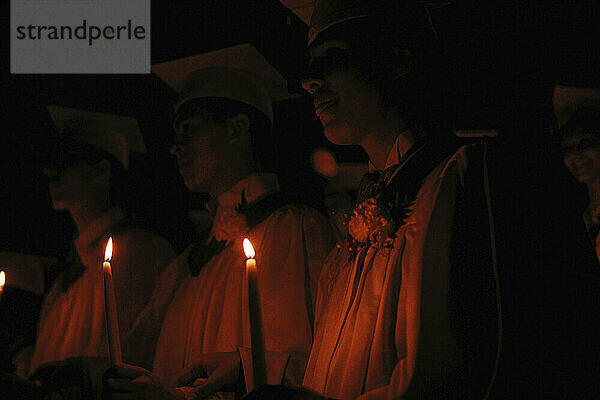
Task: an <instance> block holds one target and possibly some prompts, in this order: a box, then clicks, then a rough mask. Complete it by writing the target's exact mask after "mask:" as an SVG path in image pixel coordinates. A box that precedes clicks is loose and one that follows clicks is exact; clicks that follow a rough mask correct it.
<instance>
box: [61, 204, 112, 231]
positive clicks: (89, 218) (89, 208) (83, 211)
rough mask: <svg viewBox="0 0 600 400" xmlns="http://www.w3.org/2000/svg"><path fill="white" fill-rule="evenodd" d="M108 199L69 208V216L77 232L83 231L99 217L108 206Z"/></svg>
mask: <svg viewBox="0 0 600 400" xmlns="http://www.w3.org/2000/svg"><path fill="white" fill-rule="evenodd" d="M110 206H111V205H110V201H109V200H108V198H107V199H106V201H97V202H89V203H85V205H83V206H81V207H72V208H70V209H69V213H70V214H71V218H73V222H75V226H76V227H77V231H78V232H79V233H81V232H83V231H85V230H86V229H87V227H88V226H90V224H92V223H93V222H94V221H95V220H97V219H98V218H100V217H101V216H102V215H103V214H104V213H106V211H107V210H108V209H109V208H110Z"/></svg>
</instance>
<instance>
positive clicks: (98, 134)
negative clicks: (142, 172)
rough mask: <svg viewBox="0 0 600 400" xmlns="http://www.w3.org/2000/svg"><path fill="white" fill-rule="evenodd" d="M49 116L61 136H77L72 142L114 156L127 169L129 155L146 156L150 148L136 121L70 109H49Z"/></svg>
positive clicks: (59, 107) (54, 107)
mask: <svg viewBox="0 0 600 400" xmlns="http://www.w3.org/2000/svg"><path fill="white" fill-rule="evenodd" d="M48 112H49V113H50V116H51V117H52V120H53V121H54V124H55V125H56V128H57V129H58V131H59V133H61V134H66V132H65V128H70V127H76V128H78V129H68V131H69V134H76V135H77V137H71V139H73V140H76V141H78V142H82V143H87V144H91V145H93V146H96V147H99V148H101V149H102V150H105V151H107V152H108V153H110V154H112V155H113V156H114V157H115V158H116V159H117V160H119V161H120V162H121V164H123V166H124V167H125V168H126V169H127V168H128V167H129V152H132V151H133V152H136V153H145V152H146V146H145V145H144V139H143V137H142V133H141V132H140V128H139V125H138V122H137V120H136V119H135V118H131V117H125V116H121V115H116V114H106V113H100V112H95V111H87V110H78V109H74V108H69V107H62V106H55V105H49V106H48Z"/></svg>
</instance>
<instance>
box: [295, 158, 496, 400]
mask: <svg viewBox="0 0 600 400" xmlns="http://www.w3.org/2000/svg"><path fill="white" fill-rule="evenodd" d="M480 150H481V149H478V148H467V147H461V148H460V149H459V150H458V151H456V152H455V153H454V154H452V155H451V156H449V157H446V158H445V159H443V161H442V162H441V163H439V165H437V167H435V168H433V170H431V172H430V173H429V174H427V175H426V177H425V179H424V182H423V184H422V186H421V188H420V189H419V190H418V194H417V196H416V200H415V202H414V204H413V205H412V206H411V212H410V213H409V214H408V217H407V219H406V220H405V222H406V223H405V224H404V225H402V226H401V227H400V228H399V230H398V231H397V232H396V237H395V239H394V241H393V247H392V248H377V247H374V246H371V247H368V248H364V249H362V250H361V251H360V253H359V254H358V255H357V256H356V258H355V259H354V260H353V261H349V258H350V257H349V253H348V251H347V250H346V247H345V246H341V247H340V248H339V249H336V250H334V251H332V253H331V254H330V256H329V257H328V260H327V262H326V264H325V266H324V267H323V270H322V274H321V278H320V281H319V289H318V297H317V302H316V312H315V340H314V344H313V347H312V351H311V354H310V358H309V361H308V366H307V369H306V373H305V376H304V381H303V386H305V387H307V388H309V389H312V390H314V391H316V392H318V393H321V394H323V395H325V396H326V397H330V398H336V399H354V398H361V399H362V398H365V399H366V398H369V399H370V398H377V399H392V398H461V397H462V398H477V397H475V396H482V393H483V391H484V390H485V386H486V384H487V383H488V382H489V379H490V376H491V371H492V367H493V363H494V354H495V349H496V347H495V344H496V338H497V335H496V334H497V331H496V330H495V329H496V325H495V322H496V314H495V298H494V296H493V293H494V290H493V288H494V286H493V273H492V268H491V263H490V259H489V234H488V232H489V231H488V224H487V218H485V215H486V213H485V203H484V201H483V199H484V197H483V189H482V180H481V174H480V172H481V151H480ZM470 155H471V156H472V157H471V156H470ZM388 162H389V160H388ZM409 162H410V161H409ZM469 170H471V171H474V172H475V173H474V174H469ZM471 240H474V241H473V242H470V241H471ZM470 318H475V321H476V322H474V323H473V322H469V321H471V320H470ZM470 324H475V325H476V324H479V325H480V326H479V327H477V326H475V325H470ZM473 382H475V383H473Z"/></svg>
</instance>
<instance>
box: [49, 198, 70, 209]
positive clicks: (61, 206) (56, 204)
mask: <svg viewBox="0 0 600 400" xmlns="http://www.w3.org/2000/svg"><path fill="white" fill-rule="evenodd" d="M52 208H53V209H55V210H56V211H63V210H66V209H67V205H66V204H65V203H64V202H62V201H60V200H53V201H52Z"/></svg>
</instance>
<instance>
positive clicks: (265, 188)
mask: <svg viewBox="0 0 600 400" xmlns="http://www.w3.org/2000/svg"><path fill="white" fill-rule="evenodd" d="M278 191H279V182H278V180H277V175H275V174H268V173H254V174H250V175H248V177H246V178H245V179H243V180H241V181H240V182H238V183H236V184H235V185H234V186H233V187H232V188H231V189H229V190H228V191H226V192H225V193H222V194H221V195H220V196H219V197H217V203H218V204H219V205H218V206H219V207H235V206H237V205H238V204H240V203H241V202H242V193H243V194H244V198H245V200H246V202H247V203H248V204H251V203H255V202H257V201H259V200H262V199H263V198H265V197H267V195H269V194H272V193H275V192H278Z"/></svg>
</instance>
